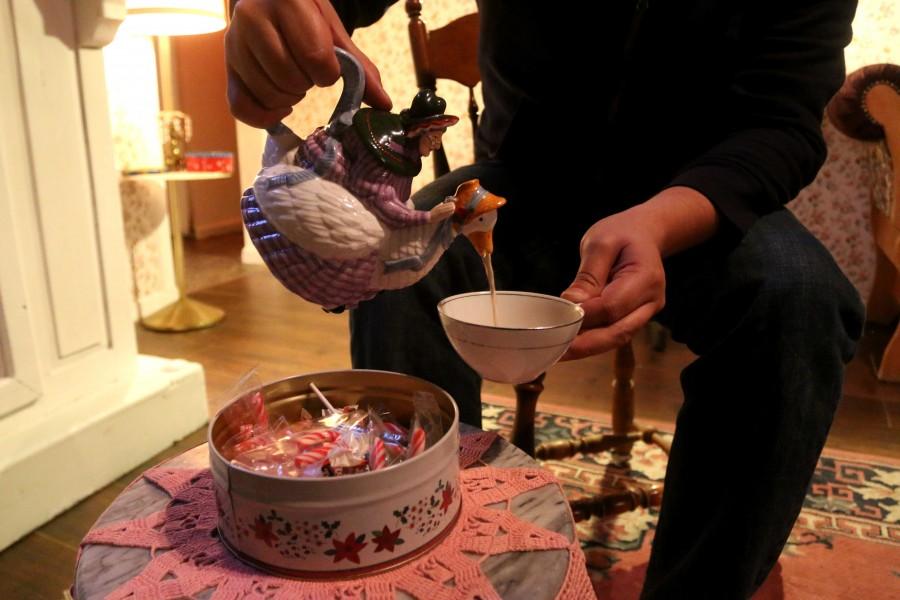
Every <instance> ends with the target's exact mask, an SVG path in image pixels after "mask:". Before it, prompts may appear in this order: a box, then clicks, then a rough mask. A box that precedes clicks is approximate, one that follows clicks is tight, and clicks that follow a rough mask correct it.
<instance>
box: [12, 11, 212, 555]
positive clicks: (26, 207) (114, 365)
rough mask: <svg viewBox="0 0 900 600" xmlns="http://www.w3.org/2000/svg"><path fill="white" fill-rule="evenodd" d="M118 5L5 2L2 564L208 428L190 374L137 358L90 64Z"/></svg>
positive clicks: (103, 114) (197, 378)
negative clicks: (34, 532) (21, 545)
mask: <svg viewBox="0 0 900 600" xmlns="http://www.w3.org/2000/svg"><path fill="white" fill-rule="evenodd" d="M119 5H121V0H108V1H102V2H101V1H95V0H90V1H88V2H85V3H82V2H80V1H79V2H69V1H68V0H0V89H3V90H4V91H3V93H2V94H0V131H2V132H3V135H2V136H0V515H3V517H2V518H0V549H3V548H4V547H6V546H8V545H9V544H10V543H12V542H14V541H15V540H16V539H18V538H19V537H21V536H22V535H24V534H25V533H27V532H28V531H30V530H31V529H33V528H35V527H37V526H39V525H41V524H42V523H43V522H45V521H46V520H48V519H50V518H52V517H53V516H54V515H55V514H57V513H59V512H60V511H62V510H64V509H66V508H68V507H69V506H71V505H72V504H74V503H75V502H77V501H78V500H80V499H81V498H83V497H84V496H86V495H88V494H90V493H92V492H93V491H95V490H96V489H98V488H100V487H102V486H103V485H105V484H107V483H108V482H110V481H112V480H113V479H115V478H117V477H119V476H120V475H121V474H123V473H124V472H126V471H128V470H130V469H131V468H133V467H134V466H136V465H137V464H139V463H140V462H142V461H144V460H146V459H147V458H149V457H150V456H152V455H153V454H154V453H156V452H158V451H159V450H161V449H163V448H165V447H166V446H167V445H168V444H170V443H172V442H173V441H174V440H177V439H179V438H181V437H183V436H184V435H186V434H187V433H190V432H191V431H193V430H194V429H196V428H197V427H199V426H200V425H202V424H203V422H204V421H205V420H206V417H207V413H206V399H205V387H204V382H203V371H202V369H201V368H200V366H199V365H197V364H195V363H189V362H186V361H180V360H167V359H161V358H156V357H148V356H141V355H139V354H138V353H137V347H136V343H135V334H134V325H133V323H132V319H131V317H132V311H131V305H132V299H131V293H132V292H131V281H132V278H131V274H130V267H129V263H128V259H127V251H126V245H125V240H124V234H123V226H122V216H121V206H120V199H119V189H118V176H117V173H116V172H115V168H114V161H113V145H112V140H111V135H110V127H109V115H108V113H107V102H106V87H105V82H104V69H103V58H102V53H101V52H102V51H101V50H100V49H99V48H97V46H99V45H102V43H103V41H104V40H105V39H107V38H109V37H110V30H111V28H112V31H114V28H115V20H116V19H117V18H118V17H120V16H121V15H122V14H123V13H122V11H121V10H120V6H119ZM76 7H78V8H76ZM85 7H90V8H91V10H92V11H93V12H89V13H85V12H84V8H85ZM91 15H94V16H95V17H96V19H99V20H102V22H100V21H97V22H94V23H93V25H92V21H91ZM79 28H82V29H81V31H82V36H81V39H82V41H85V40H88V41H89V43H88V44H85V45H82V44H80V43H79V35H78V34H79ZM85 28H87V30H86V29H85ZM85 46H91V47H85Z"/></svg>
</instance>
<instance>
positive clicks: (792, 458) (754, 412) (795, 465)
mask: <svg viewBox="0 0 900 600" xmlns="http://www.w3.org/2000/svg"><path fill="white" fill-rule="evenodd" d="M473 177H478V178H480V179H481V181H482V184H483V185H484V186H485V187H486V188H487V189H489V190H491V191H492V192H494V193H497V194H499V195H501V196H506V197H507V198H508V199H509V203H508V204H507V206H505V207H503V208H501V209H500V213H499V220H498V224H497V227H496V230H495V244H494V248H495V254H494V265H495V273H496V278H497V284H498V288H499V289H522V290H533V291H541V292H544V293H551V294H558V293H560V292H561V291H562V290H564V289H565V288H566V287H567V286H568V284H569V283H570V282H571V280H572V278H573V277H574V274H575V272H576V270H577V267H578V242H579V239H580V235H581V234H582V233H583V231H584V230H586V229H587V227H588V226H590V224H591V223H592V222H593V220H596V218H599V217H601V216H602V214H591V213H590V211H589V210H587V209H584V208H581V206H582V205H583V204H585V203H587V202H589V201H591V199H592V198H590V197H587V198H581V197H579V196H578V191H577V190H564V189H559V188H557V187H554V186H555V185H556V184H553V185H550V184H547V185H544V184H535V185H531V179H529V180H528V181H529V186H528V187H527V188H526V187H525V186H517V185H516V181H517V180H518V179H517V178H515V177H511V176H510V174H509V173H507V172H506V171H505V169H504V168H502V167H501V166H500V165H497V164H486V165H475V166H471V167H466V168H464V169H459V170H457V171H454V172H453V173H450V174H449V175H447V176H446V177H444V178H441V179H439V180H437V181H435V182H433V183H432V184H430V185H429V186H427V187H426V188H424V189H423V190H422V191H421V192H420V193H419V194H417V196H416V198H415V199H414V201H415V202H416V204H417V206H420V207H427V206H430V205H432V204H434V203H435V202H437V201H439V200H440V199H441V198H443V197H444V196H445V195H448V194H452V193H453V191H454V190H455V188H456V185H457V184H458V183H459V182H461V181H464V180H466V179H470V178H473ZM570 179H574V178H570ZM582 193H584V192H582ZM597 194H598V192H596V191H593V192H591V193H590V194H589V195H597ZM573 222H574V223H576V224H575V225H573ZM666 282H667V291H666V307H665V309H664V310H663V311H662V312H661V313H660V314H659V315H658V319H659V320H660V321H661V322H662V323H663V324H665V325H666V326H667V327H669V329H670V330H671V332H672V337H673V339H675V340H676V341H679V342H683V343H685V344H687V346H688V347H689V348H690V349H691V350H692V351H693V352H694V353H695V354H697V355H698V356H699V358H698V359H697V360H695V361H694V362H693V363H691V365H689V366H688V367H687V368H686V369H685V370H684V371H683V372H682V375H681V384H682V388H683V391H684V403H683V405H682V408H681V410H680V412H679V415H678V420H677V424H676V430H675V438H674V440H673V444H672V453H671V455H670V457H669V461H668V468H667V471H666V480H665V493H664V494H663V505H662V508H661V511H660V515H659V521H658V525H657V529H656V536H655V539H654V543H653V550H652V554H651V557H650V562H649V565H648V569H647V576H646V581H645V584H644V591H643V598H648V599H649V598H654V599H655V598H691V599H696V598H715V599H728V598H747V597H749V596H750V595H751V594H752V593H753V591H754V590H755V589H756V588H757V587H758V586H759V585H760V584H761V583H762V582H763V580H764V579H765V577H766V575H767V574H768V572H769V571H770V569H771V568H772V567H773V565H774V563H775V561H776V560H777V559H778V556H779V553H780V552H781V549H782V547H783V546H784V543H785V541H786V540H787V537H788V534H789V533H790V530H791V527H792V525H793V523H794V521H795V519H796V517H797V515H798V514H799V511H800V508H801V506H802V503H803V498H804V496H805V493H806V489H807V486H808V484H809V481H810V478H811V476H812V473H813V469H814V468H815V465H816V461H817V458H818V456H819V453H820V452H821V450H822V447H823V445H824V443H825V438H826V436H827V434H828V429H829V427H830V425H831V422H832V419H833V416H834V411H835V408H836V406H837V402H838V400H839V399H840V397H841V385H842V379H843V367H844V364H845V363H847V362H848V361H849V360H850V358H851V357H852V356H853V353H854V351H855V347H856V342H857V340H858V339H859V336H860V335H861V332H862V325H863V319H864V310H863V307H862V304H861V302H860V299H859V296H858V294H857V293H856V291H855V289H854V288H853V287H852V286H851V285H850V283H849V282H848V281H847V280H846V278H845V277H844V275H843V274H842V273H841V272H840V270H839V269H838V267H837V266H836V264H835V263H834V261H833V260H832V258H831V256H830V255H829V254H828V251H827V250H826V249H825V248H824V247H823V246H822V245H821V244H820V243H819V242H818V241H817V240H816V239H815V238H814V237H813V236H812V235H811V234H810V233H809V232H808V231H807V230H806V229H805V228H804V227H803V226H802V225H800V223H799V222H797V220H796V219H795V218H794V217H793V216H792V215H791V213H790V212H788V211H786V210H783V211H778V212H775V213H772V214H769V215H767V216H765V217H763V218H761V219H760V220H759V221H757V223H756V224H755V225H754V226H753V227H752V228H751V229H750V231H748V232H747V234H746V235H745V236H744V237H743V239H742V240H740V241H739V242H738V241H737V240H736V238H735V237H733V236H727V235H722V236H717V237H716V238H714V239H713V240H710V241H709V242H707V243H704V244H702V245H700V246H697V247H695V248H693V249H691V250H689V251H687V252H684V253H682V254H680V255H678V256H675V257H673V258H671V259H669V260H667V261H666ZM485 286H486V283H485V277H484V274H483V269H482V265H481V261H480V259H479V258H478V257H477V256H476V254H475V252H474V251H473V250H472V249H471V246H470V245H469V243H468V241H467V240H463V239H458V240H456V242H454V244H453V246H452V247H451V248H450V250H448V252H447V253H446V254H445V256H444V257H443V258H442V259H441V261H440V262H439V263H438V265H437V267H435V269H434V270H433V271H432V273H430V274H429V275H428V276H426V277H425V278H424V279H423V280H422V281H421V282H419V283H418V284H416V285H415V286H412V287H410V288H407V289H404V290H397V291H390V292H384V293H382V294H379V295H378V296H377V297H376V298H374V299H372V300H371V301H369V302H366V303H363V304H361V305H360V306H359V308H358V309H356V310H354V311H353V312H352V313H351V318H350V323H351V332H352V337H351V352H352V358H353V366H354V367H357V368H376V369H388V370H394V371H401V372H405V373H410V374H414V375H418V376H420V377H423V378H425V379H428V380H430V381H433V382H435V383H436V384H438V385H440V386H442V387H443V388H444V389H446V390H447V391H448V392H449V393H450V394H452V395H453V397H454V398H455V399H456V401H457V403H458V404H459V406H460V410H461V412H462V419H463V421H465V422H467V423H470V424H473V425H478V424H479V423H480V420H481V419H480V384H481V382H480V380H479V378H478V376H477V375H476V374H475V373H474V372H473V371H472V370H471V369H469V368H468V367H467V366H466V365H465V364H464V363H463V362H462V361H461V360H460V359H459V358H458V357H457V356H456V354H455V353H454V351H453V349H452V348H451V347H450V345H449V343H448V342H447V340H446V337H445V336H444V333H443V331H442V329H441V326H440V323H439V320H438V317H437V312H436V309H435V306H436V304H437V302H438V301H439V300H441V299H442V298H444V297H446V296H448V295H451V294H455V293H460V292H463V291H470V290H476V289H477V290H482V289H485Z"/></svg>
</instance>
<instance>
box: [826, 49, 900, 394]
mask: <svg viewBox="0 0 900 600" xmlns="http://www.w3.org/2000/svg"><path fill="white" fill-rule="evenodd" d="M827 113H828V117H829V119H830V120H831V122H832V124H833V125H834V126H835V127H836V128H837V129H838V130H839V131H841V132H842V133H844V134H845V135H847V136H849V137H851V138H854V139H857V140H863V141H866V142H872V143H871V144H870V145H869V150H870V153H871V156H867V157H865V160H867V161H868V162H870V163H872V164H870V165H869V166H870V168H871V169H872V171H874V172H875V174H876V176H875V177H873V179H876V181H874V182H873V183H874V184H876V185H875V186H874V188H873V189H872V190H871V194H872V197H871V206H872V234H873V236H874V238H875V246H876V249H877V255H876V260H877V262H876V267H875V280H874V283H873V288H872V292H871V294H870V296H869V299H868V306H867V311H866V312H867V315H866V317H867V320H869V321H872V322H875V323H883V324H891V323H893V322H894V321H896V319H897V317H898V316H900V66H898V65H892V64H878V65H869V66H866V67H863V68H861V69H858V70H857V71H854V72H853V73H851V74H850V75H848V76H847V79H846V81H845V82H844V85H843V86H842V87H841V89H840V90H839V91H838V93H837V94H835V96H834V98H832V100H831V102H829V104H828V107H827ZM884 163H886V164H887V167H886V168H882V164H884ZM882 173H883V174H884V175H885V176H884V177H883V178H881V177H877V175H881V174H882ZM876 374H877V376H878V378H879V379H881V380H883V381H893V382H900V325H898V326H897V328H896V330H895V331H894V334H893V336H892V337H891V340H890V341H889V342H888V344H887V347H886V348H885V350H884V354H883V355H882V358H881V361H880V363H879V364H878V366H877V372H876Z"/></svg>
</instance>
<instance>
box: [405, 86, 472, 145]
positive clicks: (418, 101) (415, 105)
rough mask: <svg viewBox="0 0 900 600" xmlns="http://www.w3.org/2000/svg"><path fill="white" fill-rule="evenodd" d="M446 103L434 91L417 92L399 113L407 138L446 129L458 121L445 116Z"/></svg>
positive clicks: (450, 116) (422, 90) (423, 90)
mask: <svg viewBox="0 0 900 600" xmlns="http://www.w3.org/2000/svg"><path fill="white" fill-rule="evenodd" d="M445 110H447V101H446V100H444V99H443V98H441V97H440V96H438V95H437V94H435V93H434V90H429V89H427V88H423V89H421V90H419V92H418V93H417V94H416V96H415V98H413V101H412V104H411V105H410V107H409V108H407V109H404V110H402V111H400V119H401V120H402V121H403V127H404V129H405V130H406V135H407V136H408V137H416V136H419V135H421V134H423V133H425V132H426V131H436V130H440V129H447V128H448V127H450V126H451V125H453V124H455V123H456V122H457V121H459V117H455V116H453V115H445V114H444V111H445Z"/></svg>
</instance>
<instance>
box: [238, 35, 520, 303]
mask: <svg viewBox="0 0 900 600" xmlns="http://www.w3.org/2000/svg"><path fill="white" fill-rule="evenodd" d="M336 53H337V57H338V61H339V63H340V65H341V77H342V78H343V80H344V89H343V92H342V94H341V97H340V99H339V101H338V104H337V107H336V108H335V111H334V113H333V115H332V117H331V119H330V121H329V123H328V125H327V126H324V127H320V128H318V129H316V130H315V131H314V132H313V133H312V134H310V135H309V137H307V138H306V139H305V140H304V139H301V138H300V137H298V136H297V135H295V134H294V133H293V132H292V131H291V130H290V129H289V128H288V127H286V126H285V125H284V124H278V125H276V126H275V127H273V128H270V129H269V130H268V133H269V135H268V138H267V140H266V146H265V150H264V152H263V159H262V169H261V170H260V172H259V174H258V175H257V177H256V179H255V180H254V182H253V187H252V188H250V189H248V190H247V191H245V192H244V195H243V198H242V199H241V213H242V216H243V220H244V225H245V226H246V228H247V231H248V233H249V235H250V239H251V240H252V241H253V244H254V246H256V249H257V250H258V251H259V253H260V255H261V256H262V258H263V261H264V262H265V264H266V265H267V266H268V268H269V270H270V271H271V272H272V273H273V274H274V275H275V277H277V278H278V279H279V281H281V282H282V283H283V284H284V285H285V286H286V287H287V288H288V289H289V290H291V291H292V292H294V293H295V294H298V295H299V296H301V297H303V298H304V299H306V300H308V301H310V302H314V303H316V304H319V305H321V306H322V307H323V308H325V309H326V310H332V311H340V310H342V309H343V308H344V307H347V308H353V307H355V306H356V305H357V304H358V303H359V302H362V301H364V300H367V299H369V298H371V297H373V296H374V295H375V294H377V293H378V292H379V291H381V290H385V289H396V288H402V287H406V286H409V285H411V284H413V283H415V282H416V281H418V280H419V279H421V278H422V277H424V276H425V275H426V274H427V273H428V272H429V271H430V270H431V268H432V267H433V266H434V265H435V264H436V263H437V261H438V260H439V258H440V257H441V255H442V254H443V253H444V251H445V250H446V249H447V248H448V247H449V246H450V243H451V242H452V241H453V239H454V238H455V237H456V236H457V235H459V234H463V235H465V236H466V237H467V238H468V239H469V240H470V241H471V242H472V243H473V245H474V246H475V249H476V251H478V253H479V254H480V255H482V256H485V255H487V254H489V253H490V252H491V251H492V247H491V232H492V231H493V228H494V225H495V223H496V221H497V213H496V211H497V209H498V208H499V207H500V206H502V205H503V204H504V203H505V200H504V199H503V198H501V197H499V196H495V195H493V194H491V193H490V192H488V191H487V190H485V189H484V188H483V187H481V185H480V184H479V182H478V180H471V181H467V182H464V183H462V184H460V186H459V187H458V188H457V190H456V193H455V194H454V195H453V196H449V197H447V198H446V199H445V200H444V201H443V202H442V203H440V204H438V205H437V206H435V207H434V208H432V209H431V210H428V211H422V210H417V209H415V207H414V206H413V205H412V203H411V202H410V201H409V196H410V190H411V186H412V179H413V177H414V176H415V175H417V174H418V173H419V171H420V170H421V168H422V157H423V156H427V155H428V154H429V153H430V152H431V151H432V150H435V149H437V148H440V144H441V136H442V135H443V132H444V131H445V130H446V129H447V127H450V126H451V125H453V124H455V123H456V122H457V121H458V118H457V117H454V116H451V115H446V114H444V111H445V107H446V103H445V102H444V100H443V99H442V98H439V97H438V96H436V95H435V94H434V92H433V91H431V90H421V91H420V92H419V93H418V94H416V96H415V98H414V99H413V102H412V104H411V105H410V107H409V108H408V109H406V110H403V111H401V112H400V113H399V114H394V113H390V112H388V111H383V110H377V109H373V108H360V103H361V101H362V95H363V91H364V89H365V75H364V73H363V70H362V67H361V65H360V64H359V62H358V61H357V60H356V59H355V58H354V57H353V56H352V55H350V54H349V53H347V52H345V51H343V50H341V49H337V50H336Z"/></svg>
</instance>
